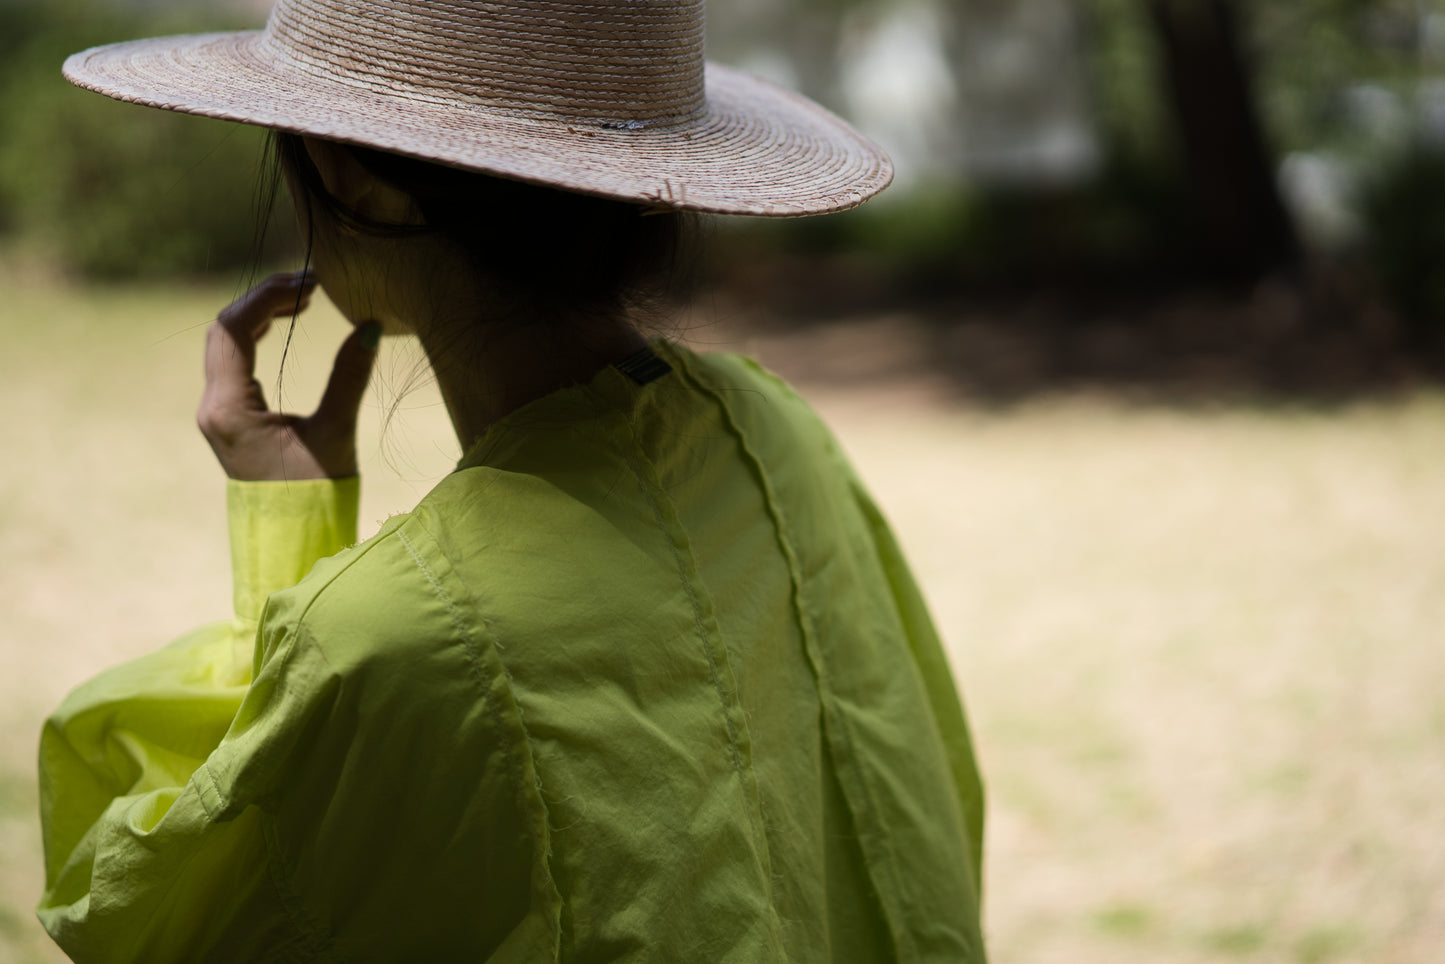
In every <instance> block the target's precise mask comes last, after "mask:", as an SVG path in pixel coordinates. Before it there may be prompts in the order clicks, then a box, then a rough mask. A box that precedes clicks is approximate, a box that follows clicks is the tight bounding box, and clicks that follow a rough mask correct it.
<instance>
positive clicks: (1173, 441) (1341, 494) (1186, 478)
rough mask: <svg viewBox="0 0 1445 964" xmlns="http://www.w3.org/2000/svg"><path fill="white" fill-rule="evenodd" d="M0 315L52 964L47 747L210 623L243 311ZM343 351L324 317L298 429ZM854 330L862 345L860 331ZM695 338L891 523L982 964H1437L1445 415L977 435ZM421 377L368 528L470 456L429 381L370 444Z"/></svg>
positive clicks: (800, 359)
mask: <svg viewBox="0 0 1445 964" xmlns="http://www.w3.org/2000/svg"><path fill="white" fill-rule="evenodd" d="M0 292H3V299H0V333H3V336H4V341H5V345H6V350H5V352H4V353H3V354H0V403H3V404H4V406H5V408H6V410H7V411H9V412H10V413H11V414H10V416H9V417H8V418H7V419H6V430H5V431H6V445H5V451H6V453H7V457H6V459H5V462H4V469H3V472H0V559H3V562H0V598H4V599H5V600H6V603H7V611H6V613H5V618H4V620H3V628H0V654H3V659H4V664H5V667H6V670H5V673H4V675H3V677H0V687H3V692H0V961H3V962H15V964H26V962H40V961H52V960H58V959H60V957H59V955H58V954H57V953H56V952H55V951H54V950H53V949H52V948H51V947H50V945H49V942H48V939H47V938H46V937H45V935H44V934H43V933H42V932H41V931H40V929H39V927H38V925H36V924H35V923H34V920H33V917H32V914H31V907H32V906H33V903H34V901H35V899H36V897H37V895H38V892H39V889H40V885H41V877H40V855H39V841H38V828H37V826H36V819H35V816H34V810H35V784H34V772H33V755H34V742H35V736H36V733H37V731H38V728H39V725H40V721H41V720H42V719H43V717H44V714H45V713H46V711H47V710H48V709H49V708H50V707H51V706H52V705H53V704H54V703H55V702H56V701H57V700H59V699H60V697H61V696H62V695H63V693H64V692H65V691H66V690H67V689H68V688H69V687H70V686H72V685H74V684H75V683H76V682H78V681H80V680H81V679H83V678H84V677H86V676H87V675H89V674H91V673H93V672H94V671H95V670H97V669H98V668H100V667H101V666H104V665H106V664H109V663H112V662H115V661H117V660H120V659H123V658H125V657H127V656H129V655H132V654H135V653H139V652H142V651H144V650H146V649H148V648H150V647H152V646H154V645H156V644H158V643H160V642H163V641H165V640H168V639H169V638H172V637H173V636H175V635H176V634H178V633H179V632H181V631H183V630H185V629H187V628H189V627H190V626H192V625H194V624H196V623H197V622H200V621H203V620H208V619H213V618H216V617H218V616H221V615H224V614H225V613H226V612H227V609H228V603H229V590H228V581H227V573H226V565H227V559H226V546H225V538H224V518H223V512H222V505H221V498H220V495H221V479H220V473H219V470H218V469H216V467H215V466H214V464H213V462H212V460H211V457H210V454H209V452H208V451H207V449H206V447H205V444H204V443H203V442H202V440H201V439H200V436H199V434H198V433H197V432H196V431H195V428H194V426H193V423H192V414H191V413H192V408H193V405H194V400H195V398H196V397H197V395H198V393H199V389H200V347H201V336H202V327H203V326H204V324H205V323H206V322H207V321H208V320H209V318H210V317H211V316H212V315H213V314H214V312H215V310H216V309H217V308H218V307H219V306H220V305H221V304H223V303H224V302H225V301H227V300H228V299H229V297H230V296H231V295H232V294H233V293H234V292H233V291H231V290H228V289H214V288H213V289H189V288H177V289H172V290H161V289H155V288H152V289H144V290H136V289H90V290H74V289H70V288H67V287H65V286H63V285H59V284H56V283H53V282H51V281H48V280H47V279H45V278H43V277H39V276H31V275H26V274H24V273H20V272H17V271H16V270H14V269H11V270H10V271H8V273H7V272H6V270H5V269H0ZM341 331H342V329H341V323H340V322H339V320H337V319H336V318H335V317H334V316H332V315H329V314H327V313H326V312H325V311H322V310H320V309H318V310H315V311H314V312H313V313H312V315H311V316H309V317H308V318H307V319H306V322H305V325H304V327H303V329H302V331H301V332H299V333H298V335H297V337H296V340H295V342H294V344H293V356H292V360H291V361H290V362H288V372H290V377H288V382H287V384H286V386H285V394H286V396H287V397H288V398H291V399H294V400H295V402H296V407H307V405H309V403H310V401H311V400H312V399H314V397H315V386H316V385H317V384H318V381H319V377H320V375H319V373H320V372H322V371H324V369H325V366H326V364H327V362H328V360H329V356H330V354H331V352H332V350H333V348H334V346H335V344H336V343H337V341H338V340H339V338H340V335H341ZM842 331H843V334H844V335H849V333H850V332H851V336H856V339H857V343H858V347H857V350H858V351H859V352H867V351H873V350H876V347H877V346H876V345H874V344H873V342H870V338H872V337H874V336H872V335H870V331H872V329H871V327H870V326H868V325H859V326H854V327H853V328H851V329H843V330H842ZM693 338H694V340H696V341H698V342H702V343H711V344H721V345H731V344H734V343H738V342H744V343H747V344H748V346H749V347H751V348H752V349H754V350H756V351H757V352H758V353H759V354H761V355H762V356H763V357H764V359H765V360H767V361H770V362H771V363H772V364H773V365H774V366H775V367H777V368H779V369H780V370H782V371H783V372H784V373H785V374H788V373H790V372H791V373H793V374H795V375H797V376H798V378H799V380H800V381H801V382H802V387H803V389H804V391H805V392H806V393H807V394H809V395H810V397H813V398H814V399H815V401H816V402H817V404H818V405H819V407H820V408H821V409H822V410H823V411H824V413H825V414H826V415H827V416H828V417H829V418H830V420H831V421H832V422H833V424H834V425H835V427H836V428H837V430H838V433H839V435H840V436H841V437H842V439H843V442H844V444H845V446H846V447H847V448H848V449H849V450H850V451H851V452H852V453H853V455H854V457H855V459H856V461H857V462H858V464H859V467H860V469H861V471H862V473H863V475H864V476H865V477H866V478H867V479H868V480H869V481H870V482H871V483H872V485H873V487H874V489H875V491H876V494H877V495H878V497H879V499H880V501H881V502H882V503H883V505H884V507H885V509H886V511H887V512H888V513H889V514H890V516H891V517H892V518H893V520H894V522H895V524H896V526H897V528H898V530H899V534H900V536H901V538H902V540H903V542H904V544H905V547H906V548H907V550H908V551H909V554H910V556H911V558H912V559H913V562H914V564H915V567H916V569H917V571H918V574H919V576H920V579H921V581H922V583H923V585H924V588H925V591H926V593H927V595H928V596H929V598H930V600H931V602H932V604H933V607H934V611H935V615H936V617H937V619H938V621H939V622H940V624H941V626H942V629H943V631H944V635H945V636H946V638H947V640H948V642H949V645H950V649H951V653H952V656H953V660H954V665H955V668H956V671H957V674H958V677H959V680H960V683H961V686H962V688H963V690H964V692H965V694H966V696H967V699H968V704H969V708H970V712H971V715H972V719H973V723H974V727H975V731H976V738H977V741H978V745H979V752H980V755H981V758H982V762H983V765H984V767H985V771H986V777H987V779H988V783H989V788H990V804H991V812H990V824H989V840H988V857H987V859H988V867H987V877H988V880H987V930H988V934H989V937H990V941H991V945H992V951H993V956H994V959H995V960H996V961H998V962H1001V964H1013V962H1024V964H1034V962H1038V964H1052V962H1056V961H1069V962H1071V964H1095V962H1097V964H1131V962H1141V964H1142V962H1149V964H1175V962H1178V964H1184V962H1204V961H1210V962H1214V961H1221V960H1223V961H1242V962H1266V961H1268V962H1298V964H1322V962H1334V961H1338V962H1357V961H1367V962H1380V964H1406V962H1409V964H1427V962H1432V961H1436V960H1439V959H1440V955H1441V953H1442V948H1445V699H1442V697H1441V694H1440V690H1441V687H1442V681H1445V396H1441V395H1439V394H1432V393H1420V394H1416V395H1413V396H1410V397H1406V398H1402V399H1399V400H1395V401H1390V402H1379V403H1360V404H1355V405H1349V406H1344V407H1339V408H1336V409H1333V410H1329V411H1322V410H1311V409H1293V408H1289V407H1274V408H1259V407H1247V406H1245V407H1241V406H1221V407H1215V408H1199V407H1194V408H1190V409H1187V410H1185V409H1173V408H1170V407H1167V406H1153V407H1146V406H1139V405H1126V404H1123V403H1120V402H1116V401H1111V400H1109V399H1108V398H1105V397H1085V396H1078V395H1074V396H1068V397H1043V398H1040V399H1038V400H1036V401H1033V402H1030V403H1027V404H1024V405H1020V406H1015V407H1012V408H1010V409H1007V410H995V411H990V410H980V409H977V408H971V407H967V406H962V405H960V404H958V403H957V402H955V401H952V400H951V398H950V394H949V392H948V387H947V386H946V385H943V384H940V383H937V382H934V381H931V380H929V379H928V378H926V377H917V378H913V377H907V373H906V372H905V373H904V374H903V375H902V376H900V377H892V378H887V379H876V380H871V381H870V382H868V383H867V384H857V385H851V386H849V387H848V388H846V389H845V388H843V387H841V386H840V385H839V383H838V382H836V381H828V380H818V379H817V378H816V377H815V376H816V365H815V363H816V357H817V349H818V345H817V343H816V339H815V338H814V336H804V338H802V339H798V338H769V337H757V338H747V337H746V336H743V335H739V334H737V333H736V332H735V331H734V330H732V329H731V328H729V327H728V326H719V327H704V328H700V329H698V330H697V331H695V332H694V334H693ZM879 343H880V344H896V343H897V337H896V332H894V333H893V334H892V335H889V336H887V337H885V338H882V339H881V341H879ZM870 346H872V347H870ZM845 347H846V345H845ZM275 357H276V352H275V346H270V349H269V354H268V356H267V361H266V364H267V365H269V366H270V368H269V369H268V370H270V371H272V372H274V366H275ZM415 366H416V357H415V355H414V354H412V353H410V352H409V351H408V350H406V349H405V348H404V347H403V346H399V345H392V346H388V347H387V348H386V349H385V352H384V357H383V361H382V366H381V373H382V376H383V377H382V378H381V380H380V381H381V383H382V390H381V392H380V399H381V400H380V401H379V402H377V403H375V404H370V405H369V406H368V410H367V413H366V418H365V419H364V424H363V454H364V458H365V463H366V464H365V469H364V471H365V473H366V482H367V488H366V495H365V502H364V506H363V516H362V518H363V530H364V532H366V531H370V530H371V529H372V528H374V527H375V525H376V524H377V523H379V522H380V520H382V519H383V518H385V516H386V515H388V514H390V513H392V512H396V511H403V510H405V509H406V508H408V507H409V506H410V505H411V504H412V503H413V502H415V501H416V499H417V498H419V497H420V495H421V494H422V493H424V492H425V490H426V489H427V488H428V486H429V484H430V483H431V482H432V481H434V480H435V479H436V478H437V477H438V476H439V475H440V474H441V473H443V472H445V471H446V469H447V468H448V467H449V466H450V464H451V462H452V460H453V459H454V457H455V442H454V441H453V440H452V439H451V437H450V436H449V434H448V430H447V428H446V425H445V422H444V418H443V416H442V413H441V412H440V410H439V407H438V406H437V405H436V404H435V400H434V396H433V395H432V394H430V393H429V392H428V391H427V390H425V389H424V388H422V389H418V390H417V391H415V392H413V393H411V394H408V395H406V396H405V398H404V399H403V401H402V403H401V407H400V408H399V409H398V410H397V411H396V412H395V413H394V415H393V416H392V417H391V418H390V425H389V427H388V428H387V429H386V431H385V432H384V433H383V432H382V430H381V423H382V422H383V421H385V420H386V415H385V410H386V409H388V408H389V407H390V400H394V399H395V398H396V397H397V394H398V392H399V390H400V389H401V388H402V387H404V386H406V385H407V384H408V383H409V382H411V381H413V380H414V377H415ZM263 380H265V381H267V384H273V380H274V374H272V375H269V376H263ZM271 394H272V395H273V396H274V394H275V391H274V387H273V389H272V393H271Z"/></svg>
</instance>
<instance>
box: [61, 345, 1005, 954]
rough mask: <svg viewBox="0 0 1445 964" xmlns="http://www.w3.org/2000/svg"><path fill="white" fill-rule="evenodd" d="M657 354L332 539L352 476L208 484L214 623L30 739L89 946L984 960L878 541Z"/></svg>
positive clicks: (785, 439)
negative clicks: (380, 521)
mask: <svg viewBox="0 0 1445 964" xmlns="http://www.w3.org/2000/svg"><path fill="white" fill-rule="evenodd" d="M644 361H645V362H647V363H646V364H643V365H641V366H636V365H634V366H630V367H626V371H624V369H622V368H608V369H605V370H603V371H602V372H601V373H599V374H598V375H597V376H596V378H595V379H594V380H593V381H592V382H591V383H589V384H587V385H583V386H577V387H574V388H569V389H565V390H562V391H559V392H557V393H555V394H553V395H550V396H548V397H546V398H543V399H541V400H539V401H536V402H534V403H532V404H530V405H528V406H526V407H524V408H522V409H520V410H518V411H516V412H514V413H512V414H511V415H510V416H508V417H507V418H506V419H505V420H503V421H502V422H500V423H498V424H497V425H496V426H494V427H493V428H492V429H491V430H490V431H489V432H488V434H487V435H486V437H485V438H484V439H483V440H482V441H481V442H480V443H479V444H478V445H477V446H476V447H475V448H474V449H473V450H472V451H471V452H469V453H468V454H467V455H466V456H465V458H464V459H463V460H462V462H461V464H460V465H459V467H458V469H457V470H456V471H455V472H454V473H452V474H451V475H449V476H448V477H447V478H446V479H445V480H443V481H442V482H441V484H440V485H438V486H437V488H436V489H435V490H434V491H433V492H431V493H430V494H429V495H428V496H427V497H426V498H425V499H424V500H423V501H422V502H421V504H420V505H419V506H417V508H416V509H415V511H413V512H411V513H409V514H407V515H404V516H398V517H395V518H393V519H391V520H390V521H388V522H387V523H386V524H385V525H384V526H383V527H382V528H381V531H380V532H378V533H377V534H376V535H375V536H374V537H372V538H370V539H368V540H366V541H365V542H363V543H361V544H360V545H356V546H354V547H352V548H347V546H348V545H349V544H350V543H352V542H354V541H355V519H356V500H357V483H356V481H355V480H345V481H339V482H327V481H317V482H301V483H281V482H269V483H238V482H232V483H230V487H229V511H230V520H231V523H230V524H231V538H232V555H233V560H234V568H235V581H236V589H235V609H236V615H235V618H234V619H232V620H231V621H229V622H227V623H222V624H219V625H214V626H209V627H206V628H203V629H200V630H198V631H196V632H194V633H192V634H191V635H189V636H186V637H184V638H182V639H180V640H178V641H176V642H175V643H173V644H171V645H170V646H167V647H165V648H163V649H160V650H158V651H157V652H154V653H152V654H150V655H148V656H145V657H142V658H141V659H138V660H135V661H134V662H131V663H128V664H125V665H122V666H119V667H117V668H115V669H112V670H110V671H108V672H106V673H103V674H101V675H100V676H98V677H96V678H95V679H93V680H91V681H89V682H87V683H85V684H83V685H82V686H80V687H79V688H78V689H77V690H76V691H75V692H74V693H72V694H71V695H70V696H69V697H68V698H67V699H66V700H65V702H64V703H63V705H62V706H61V707H60V708H59V709H58V710H57V711H56V712H55V714H54V715H53V716H52V717H51V719H50V720H49V721H48V722H47V724H46V726H45V730H44V734H43V737H42V741H41V751H40V764H41V808H42V816H43V824H44V834H45V859H46V881H47V883H46V890H45V894H44V897H43V899H42V902H41V905H40V909H39V914H40V918H41V920H42V921H43V923H44V924H45V926H46V927H47V928H48V929H49V931H50V933H51V934H52V935H53V936H54V938H55V939H56V940H57V941H58V942H59V943H60V945H61V946H62V947H63V948H64V949H65V950H66V951H67V952H69V953H70V954H71V956H72V957H73V958H74V959H75V960H77V961H137V962H149V964H158V962H168V961H186V962H194V961H266V962H286V961H298V962H299V961H478V962H480V961H527V962H530V961H579V962H580V961H679V962H681V961H687V962H693V961H698V962H702V961H708V962H712V961H729V962H764V961H796V962H812V961H848V962H869V961H893V960H897V961H949V962H968V961H982V960H983V959H984V950H983V943H982V940H981V938H980V933H979V872H980V840H981V833H982V795H981V790H980V785H979V780H978V775H977V771H976V769H975V765H974V757H973V752H972V748H971V745H970V739H969V734H968V729H967V726H966V723H965V721H964V715H963V712H962V710H961V708H960V704H959V701H958V697H957V695H956V694H955V690H954V684H953V681H952V679H951V677H950V674H949V669H948V665H947V663H946V662H945V659H944V655H943V651H942V648H941V647H940V645H939V641H938V639H937V637H936V635H935V633H934V630H933V627H932V625H931V623H930V621H929V617H928V614H927V612H926V611H925V609H924V605H923V602H922V600H921V598H920V596H919V594H918V591H917V589H916V588H915V585H914V583H913V580H912V578H911V577H910V575H909V572H908V569H907V567H906V565H905V563H904V561H903V559H902V557H901V556H900V554H899V551H898V547H897V546H896V545H895V543H894V540H893V537H892V536H891V534H890V533H889V530H888V527H887V525H886V524H885V523H884V521H883V519H882V517H881V516H880V515H879V513H878V511H877V509H876V508H875V507H874V505H873V503H872V502H871V501H870V500H869V498H868V496H867V494H866V493H865V492H864V490H863V489H862V487H861V486H860V485H859V483H858V480H857V478H856V477H855V475H854V474H853V471H852V470H851V469H850V468H849V466H848V463H847V461H846V460H845V458H844V457H843V455H842V454H841V453H840V452H839V450H838V447H837V445H836V443H835V442H834V441H833V439H832V437H831V436H830V435H829V434H828V432H827V431H826V430H825V429H824V428H823V426H822V425H821V424H820V423H819V421H818V420H817V417H816V416H815V415H814V414H813V413H812V411H811V410H810V409H809V408H808V407H807V406H806V405H805V404H804V403H803V402H802V401H801V400H800V399H799V398H798V397H797V396H796V395H795V394H793V392H792V391H791V390H790V389H788V388H787V387H786V386H785V385H784V384H783V383H781V382H780V381H778V380H777V379H776V378H774V377H772V376H771V375H769V374H767V373H766V372H764V371H762V370H761V369H760V368H759V367H757V366H756V365H755V364H754V363H752V362H749V361H746V360H743V359H740V358H736V357H730V356H699V355H694V354H692V353H690V352H688V351H685V350H683V349H680V348H676V347H673V346H669V345H667V344H664V343H659V344H658V345H657V346H655V355H652V356H650V357H649V358H647V359H644ZM627 372H630V373H631V376H630V377H629V374H627ZM639 372H642V373H644V374H645V377H639ZM654 376H655V377H654Z"/></svg>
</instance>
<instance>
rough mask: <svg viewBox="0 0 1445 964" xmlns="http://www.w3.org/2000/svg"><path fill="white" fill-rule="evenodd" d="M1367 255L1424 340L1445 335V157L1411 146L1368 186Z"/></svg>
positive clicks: (1392, 296) (1410, 322)
mask: <svg viewBox="0 0 1445 964" xmlns="http://www.w3.org/2000/svg"><path fill="white" fill-rule="evenodd" d="M1364 215H1365V220H1366V222H1367V224H1368V225H1369V229H1370V253H1371V257H1372V260H1373V262H1374V265H1375V271H1376V273H1377V274H1378V276H1379V278H1380V281H1381V283H1382V284H1383V285H1384V287H1385V290H1386V291H1388V292H1389V293H1390V296H1391V298H1392V300H1393V301H1394V303H1395V305H1396V307H1398V308H1399V309H1400V311H1401V312H1402V313H1403V314H1404V316H1405V319H1406V322H1407V324H1408V325H1409V328H1410V330H1411V331H1412V332H1414V333H1415V335H1416V336H1417V337H1419V338H1422V339H1434V338H1438V337H1440V335H1441V334H1442V333H1445V152H1442V151H1440V150H1435V149H1432V148H1430V147H1427V146H1425V145H1423V144H1415V145H1413V146H1412V147H1410V148H1409V149H1407V150H1405V151H1404V152H1402V153H1401V154H1400V155H1399V156H1398V157H1397V158H1395V159H1394V160H1392V161H1390V162H1388V163H1386V164H1384V165H1382V167H1381V168H1380V170H1379V171H1378V173H1377V174H1376V176H1375V177H1374V178H1373V179H1372V180H1371V181H1370V182H1369V183H1368V184H1367V185H1366V189H1365V192H1364Z"/></svg>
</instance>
